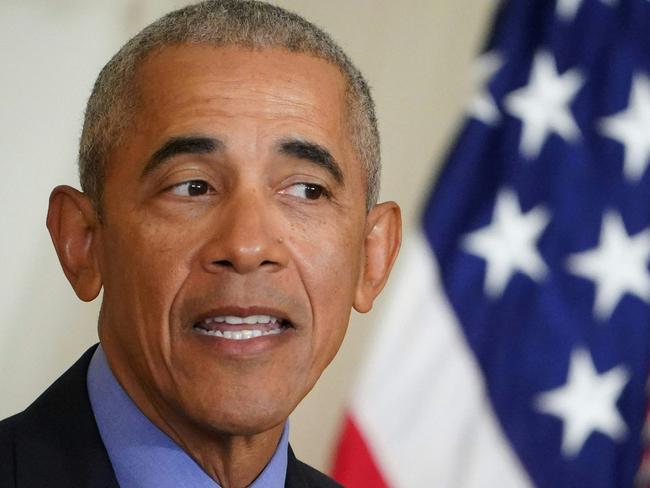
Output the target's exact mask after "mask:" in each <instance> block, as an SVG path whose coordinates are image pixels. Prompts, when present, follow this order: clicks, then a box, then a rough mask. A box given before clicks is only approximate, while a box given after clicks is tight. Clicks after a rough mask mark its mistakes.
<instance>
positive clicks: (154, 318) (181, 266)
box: [102, 222, 192, 329]
mask: <svg viewBox="0 0 650 488" xmlns="http://www.w3.org/2000/svg"><path fill="white" fill-rule="evenodd" d="M127 224H128V223H127ZM108 230H109V232H108V233H107V239H105V241H106V242H105V245H104V248H105V252H104V253H103V256H104V259H103V261H104V263H103V266H102V267H103V270H102V273H103V275H104V274H105V276H106V278H105V280H104V299H105V300H109V301H110V305H111V310H122V311H123V312H124V313H126V312H128V313H129V314H130V315H131V316H130V317H129V318H128V320H129V322H130V323H132V324H133V323H136V324H142V325H144V327H143V328H145V329H147V328H149V327H147V326H146V324H149V325H151V323H154V324H160V323H164V322H162V321H166V318H167V317H168V315H169V311H170V308H171V305H172V303H173V300H174V297H175V296H176V294H177V293H178V290H179V289H180V287H181V286H182V283H183V282H184V280H185V279H186V276H187V274H188V271H189V263H190V256H191V253H192V250H191V247H190V246H189V243H188V242H187V237H188V234H187V233H182V232H169V231H168V230H167V229H166V227H165V226H163V225H155V224H140V223H137V222H134V223H133V224H131V225H122V226H120V227H119V228H114V227H113V228H109V229H108ZM104 271H105V273H104ZM122 319H124V318H122Z"/></svg>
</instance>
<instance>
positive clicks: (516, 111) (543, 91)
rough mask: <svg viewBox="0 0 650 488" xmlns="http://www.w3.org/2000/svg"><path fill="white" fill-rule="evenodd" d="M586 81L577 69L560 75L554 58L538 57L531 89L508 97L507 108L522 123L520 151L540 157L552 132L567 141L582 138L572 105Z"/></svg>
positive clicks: (529, 85)
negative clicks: (572, 111)
mask: <svg viewBox="0 0 650 488" xmlns="http://www.w3.org/2000/svg"><path fill="white" fill-rule="evenodd" d="M583 83H584V79H583V77H582V75H581V74H580V72H579V71H578V70H577V69H571V70H569V71H567V72H565V73H564V74H562V75H560V74H559V73H558V72H557V69H556V68H555V61H554V60H553V57H552V55H551V54H549V53H547V52H545V51H541V52H538V53H537V54H536V55H535V59H534V61H533V67H532V70H531V75H530V80H529V82H528V85H527V86H525V87H523V88H519V89H517V90H515V91H513V92H511V93H510V94H509V95H507V96H506V98H505V101H504V106H505V108H506V109H507V110H508V112H510V114H511V115H513V116H514V117H518V118H519V119H521V122H522V125H523V127H522V134H521V142H520V150H521V151H522V153H523V155H524V156H526V157H528V158H533V157H537V156H539V153H540V151H541V150H542V146H543V145H544V143H545V142H546V139H547V137H548V136H549V134H550V133H551V132H555V133H556V134H558V135H559V136H560V137H562V138H563V139H564V140H566V141H575V140H577V139H578V138H579V137H580V129H579V128H578V126H577V124H576V122H575V120H574V119H573V115H572V114H571V110H570V108H569V105H570V104H571V102H572V101H573V98H574V97H575V95H576V93H577V92H578V90H580V88H581V87H582V85H583Z"/></svg>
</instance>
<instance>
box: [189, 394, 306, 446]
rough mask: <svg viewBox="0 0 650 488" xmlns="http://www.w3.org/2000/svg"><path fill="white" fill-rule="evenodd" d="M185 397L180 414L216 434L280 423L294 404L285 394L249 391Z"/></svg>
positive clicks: (267, 427)
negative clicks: (266, 395) (268, 395)
mask: <svg viewBox="0 0 650 488" xmlns="http://www.w3.org/2000/svg"><path fill="white" fill-rule="evenodd" d="M187 398H188V397H185V398H184V400H183V401H182V403H183V404H182V405H179V408H180V409H181V414H182V415H183V416H185V417H186V418H188V417H189V418H190V419H192V421H193V422H192V423H194V424H195V425H198V426H199V428H201V429H204V430H205V431H211V432H213V433H214V434H217V435H241V436H250V435H257V434H260V433H263V432H266V431H268V430H271V429H273V428H275V427H277V426H279V425H282V424H283V423H284V422H285V420H286V419H287V417H289V414H291V412H292V411H293V409H294V408H295V404H297V403H298V401H296V402H295V404H294V402H289V398H288V397H287V396H286V395H282V396H277V397H276V396H273V397H271V398H266V399H262V398H260V396H259V392H258V394H257V395H255V392H250V393H249V394H248V395H229V394H223V395H220V396H219V397H218V398H202V399H201V400H198V401H196V402H192V403H191V404H189V403H188V402H187V401H186V400H187Z"/></svg>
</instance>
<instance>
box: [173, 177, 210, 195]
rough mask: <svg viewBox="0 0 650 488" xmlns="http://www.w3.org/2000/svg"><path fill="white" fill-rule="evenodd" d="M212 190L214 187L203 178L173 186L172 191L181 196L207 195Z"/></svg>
mask: <svg viewBox="0 0 650 488" xmlns="http://www.w3.org/2000/svg"><path fill="white" fill-rule="evenodd" d="M211 190H212V187H211V186H210V185H209V184H208V183H207V182H205V181H203V180H190V181H184V182H183V183H179V184H177V185H174V186H172V187H171V191H172V193H173V194H174V195H178V196H181V197H200V196H201V195H207V194H208V193H210V191H211Z"/></svg>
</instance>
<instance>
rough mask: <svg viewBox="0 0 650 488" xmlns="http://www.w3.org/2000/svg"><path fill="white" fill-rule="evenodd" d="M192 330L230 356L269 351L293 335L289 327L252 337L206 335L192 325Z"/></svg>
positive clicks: (204, 343) (193, 335)
mask: <svg viewBox="0 0 650 488" xmlns="http://www.w3.org/2000/svg"><path fill="white" fill-rule="evenodd" d="M191 331H192V337H194V338H196V340H198V341H200V343H201V344H203V345H204V346H207V347H209V348H210V349H211V350H212V351H215V350H216V351H218V352H219V353H222V354H225V355H229V356H253V355H259V354H264V353H267V352H269V351H271V350H273V349H275V348H276V347H279V346H281V345H282V344H284V343H285V342H286V341H287V340H288V339H289V337H290V336H291V335H292V332H293V329H292V328H291V327H287V328H283V329H282V331H281V332H280V333H278V334H270V335H264V336H260V337H252V338H250V339H226V338H225V337H217V336H212V335H206V334H202V333H201V332H199V331H197V329H196V328H194V327H192V329H191Z"/></svg>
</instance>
